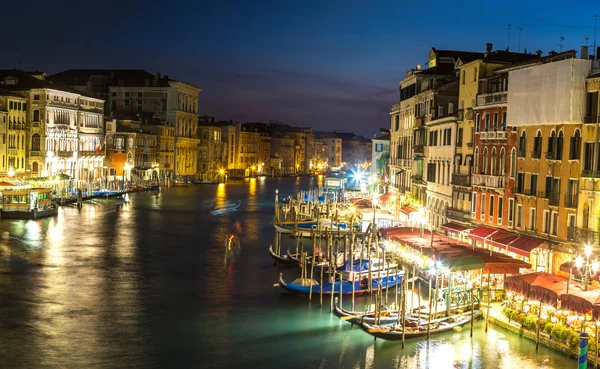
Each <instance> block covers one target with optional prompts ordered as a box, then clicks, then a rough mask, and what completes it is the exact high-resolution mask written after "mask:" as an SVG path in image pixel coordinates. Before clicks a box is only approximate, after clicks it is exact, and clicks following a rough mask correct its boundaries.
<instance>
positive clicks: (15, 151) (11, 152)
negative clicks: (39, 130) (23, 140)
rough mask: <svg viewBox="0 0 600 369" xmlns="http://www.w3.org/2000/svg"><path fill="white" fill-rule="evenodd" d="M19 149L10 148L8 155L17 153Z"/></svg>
mask: <svg viewBox="0 0 600 369" xmlns="http://www.w3.org/2000/svg"><path fill="white" fill-rule="evenodd" d="M18 151H19V150H17V149H8V155H17V152H18Z"/></svg>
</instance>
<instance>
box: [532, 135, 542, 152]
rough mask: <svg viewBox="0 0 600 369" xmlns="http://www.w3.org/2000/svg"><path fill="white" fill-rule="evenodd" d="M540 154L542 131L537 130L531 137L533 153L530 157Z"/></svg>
mask: <svg viewBox="0 0 600 369" xmlns="http://www.w3.org/2000/svg"><path fill="white" fill-rule="evenodd" d="M541 156H542V131H538V132H537V135H536V136H535V138H534V139H533V154H532V156H531V157H532V158H538V159H539V158H540V157H541Z"/></svg>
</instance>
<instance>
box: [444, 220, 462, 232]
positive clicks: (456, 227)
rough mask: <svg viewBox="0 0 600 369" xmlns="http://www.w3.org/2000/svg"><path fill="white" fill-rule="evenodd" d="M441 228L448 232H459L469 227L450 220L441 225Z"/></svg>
mask: <svg viewBox="0 0 600 369" xmlns="http://www.w3.org/2000/svg"><path fill="white" fill-rule="evenodd" d="M442 229H443V230H444V231H446V232H448V233H461V232H464V231H468V230H469V228H467V227H465V226H462V225H460V224H457V223H454V222H450V223H446V224H444V225H442Z"/></svg>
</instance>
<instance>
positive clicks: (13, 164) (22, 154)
mask: <svg viewBox="0 0 600 369" xmlns="http://www.w3.org/2000/svg"><path fill="white" fill-rule="evenodd" d="M0 112H2V113H0V114H1V115H0V123H2V153H1V155H2V162H1V164H2V166H1V167H0V168H1V169H0V173H2V174H3V175H8V174H9V173H10V175H11V176H12V175H17V176H23V175H25V174H26V168H27V167H28V166H27V165H26V164H27V149H26V145H25V140H26V136H27V99H26V98H25V97H23V96H21V95H17V94H15V93H11V92H9V91H8V90H4V89H0Z"/></svg>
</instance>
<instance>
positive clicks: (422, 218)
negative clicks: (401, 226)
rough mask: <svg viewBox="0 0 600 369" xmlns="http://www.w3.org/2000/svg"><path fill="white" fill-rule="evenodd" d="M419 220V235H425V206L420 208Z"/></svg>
mask: <svg viewBox="0 0 600 369" xmlns="http://www.w3.org/2000/svg"><path fill="white" fill-rule="evenodd" d="M417 221H418V223H419V235H420V236H421V237H423V232H424V228H425V208H423V207H421V208H419V213H418V219H417Z"/></svg>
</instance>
